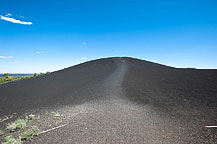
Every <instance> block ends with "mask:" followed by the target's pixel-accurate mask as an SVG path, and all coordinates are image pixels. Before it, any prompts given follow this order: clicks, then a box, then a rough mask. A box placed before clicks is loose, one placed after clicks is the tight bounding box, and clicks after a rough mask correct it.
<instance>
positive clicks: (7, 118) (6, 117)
mask: <svg viewBox="0 0 217 144" xmlns="http://www.w3.org/2000/svg"><path fill="white" fill-rule="evenodd" d="M6 120H9V117H8V116H5V117H4V118H3V119H0V122H3V121H6Z"/></svg>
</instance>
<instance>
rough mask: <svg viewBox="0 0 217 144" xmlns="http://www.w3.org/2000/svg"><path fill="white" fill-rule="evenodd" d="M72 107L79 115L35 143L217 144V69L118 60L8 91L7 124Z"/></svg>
mask: <svg viewBox="0 0 217 144" xmlns="http://www.w3.org/2000/svg"><path fill="white" fill-rule="evenodd" d="M65 106H67V107H72V109H73V108H74V109H76V110H77V111H78V113H77V115H76V116H74V117H73V118H72V119H69V120H67V124H66V126H65V127H62V128H60V129H58V130H55V131H52V132H50V133H47V134H46V135H43V134H42V135H39V137H37V138H35V139H33V140H32V141H31V142H32V143H68V144H70V143H137V144H138V143H146V144H150V143H153V144H162V143H165V144H169V143H171V144H173V143H181V144H182V143H197V144H199V143H207V144H212V143H213V144H214V143H217V139H216V138H217V129H215V128H213V129H211V128H210V129H208V128H205V126H206V125H217V121H216V120H217V70H199V69H181V68H172V67H167V66H164V65H159V64H156V63H152V62H147V61H143V60H139V59H133V58H128V57H115V58H105V59H99V60H93V61H90V62H86V63H82V64H79V65H76V66H73V67H70V68H66V69H63V70H60V71H57V72H53V73H51V74H49V75H44V76H39V77H34V78H29V79H24V80H20V81H14V82H10V83H5V84H1V85H0V117H1V118H2V117H4V116H5V115H9V114H12V113H15V112H16V113H18V115H23V114H25V113H26V112H28V111H34V110H35V111H37V110H38V109H40V110H43V109H59V108H64V107H65ZM75 107H76V108H75ZM3 123H4V122H3ZM3 123H1V124H0V125H1V126H2V125H3Z"/></svg>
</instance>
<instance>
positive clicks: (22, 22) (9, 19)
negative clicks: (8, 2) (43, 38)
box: [0, 15, 32, 25]
mask: <svg viewBox="0 0 217 144" xmlns="http://www.w3.org/2000/svg"><path fill="white" fill-rule="evenodd" d="M0 19H1V20H5V21H9V22H12V23H18V24H23V25H32V22H24V21H21V20H16V19H14V18H10V17H5V16H2V15H0Z"/></svg>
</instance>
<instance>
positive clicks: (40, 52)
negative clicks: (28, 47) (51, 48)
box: [36, 51, 45, 54]
mask: <svg viewBox="0 0 217 144" xmlns="http://www.w3.org/2000/svg"><path fill="white" fill-rule="evenodd" d="M43 53H45V52H43V51H37V52H36V54H43Z"/></svg>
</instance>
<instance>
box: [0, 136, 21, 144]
mask: <svg viewBox="0 0 217 144" xmlns="http://www.w3.org/2000/svg"><path fill="white" fill-rule="evenodd" d="M4 140H5V142H3V143H2V144H21V139H20V138H18V139H15V138H14V137H13V136H12V135H10V136H6V137H5V138H4Z"/></svg>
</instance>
